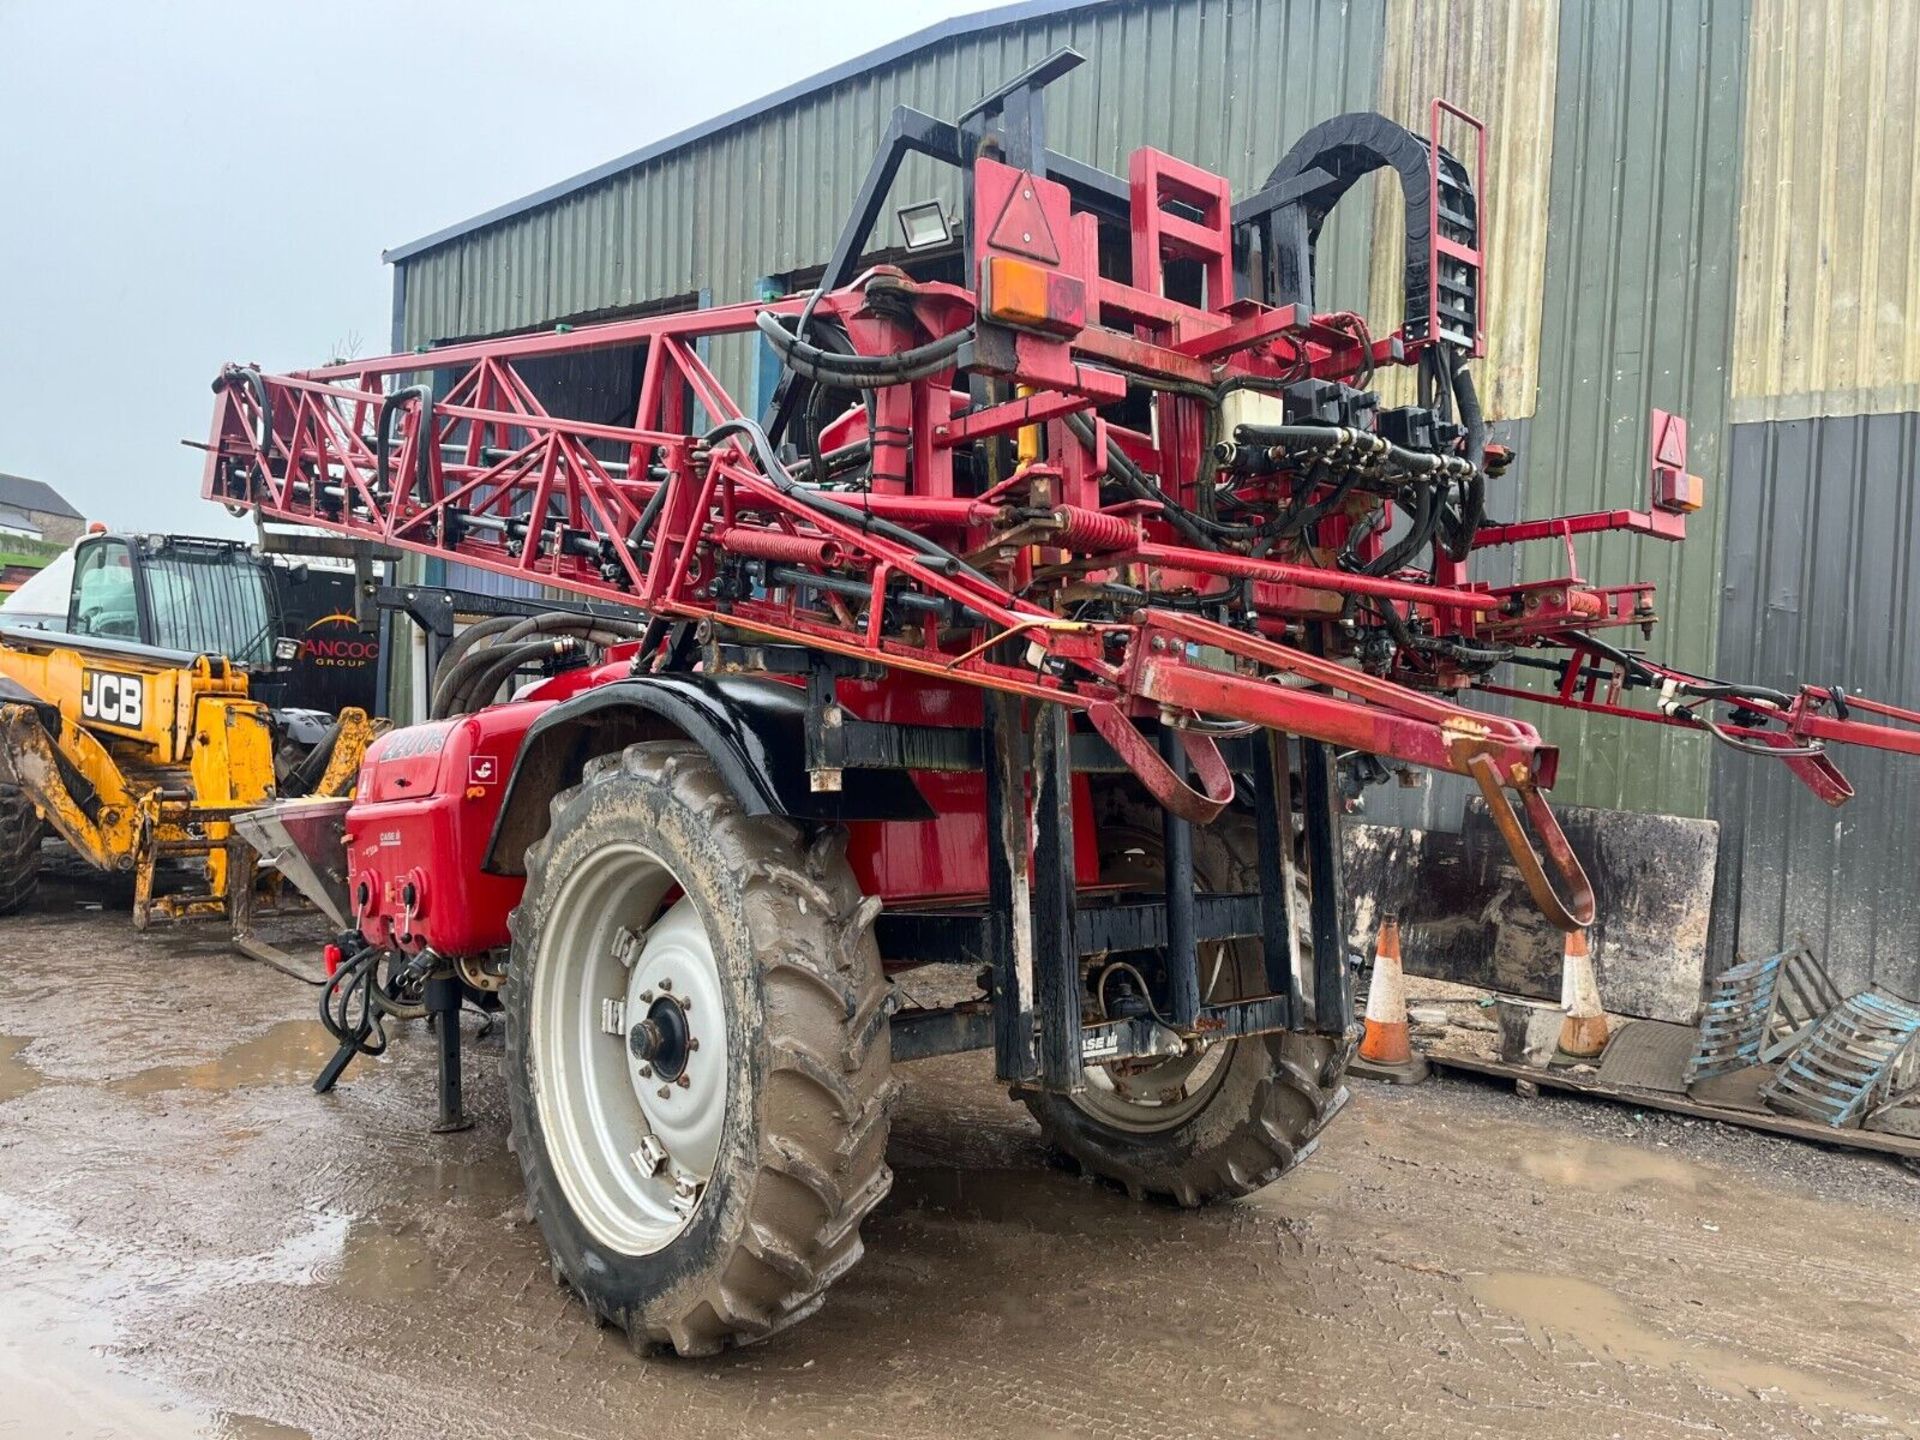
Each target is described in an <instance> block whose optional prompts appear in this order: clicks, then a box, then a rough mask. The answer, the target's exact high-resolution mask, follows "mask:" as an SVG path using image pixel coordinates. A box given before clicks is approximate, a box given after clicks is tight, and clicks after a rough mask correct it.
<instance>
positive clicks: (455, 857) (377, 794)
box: [346, 700, 553, 955]
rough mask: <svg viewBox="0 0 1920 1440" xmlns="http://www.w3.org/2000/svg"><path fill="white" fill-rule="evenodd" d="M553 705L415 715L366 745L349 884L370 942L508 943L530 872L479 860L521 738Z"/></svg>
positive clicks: (351, 818) (352, 824) (439, 946)
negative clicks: (423, 719)
mask: <svg viewBox="0 0 1920 1440" xmlns="http://www.w3.org/2000/svg"><path fill="white" fill-rule="evenodd" d="M552 703H553V702H552V701H551V700H522V701H515V702H513V703H511V704H507V705H495V706H491V707H489V708H488V709H485V710H482V711H480V712H479V713H478V714H474V715H466V716H462V717H461V718H459V719H457V720H436V721H431V722H429V723H427V724H424V725H411V726H408V727H407V728H406V729H404V730H395V731H393V732H392V733H390V734H387V735H383V736H382V737H381V738H380V739H378V740H376V741H375V742H374V743H373V745H372V746H371V747H369V749H368V750H367V758H366V761H365V763H364V764H362V766H361V767H360V785H359V789H358V792H357V798H356V799H355V801H354V804H353V807H352V808H351V809H350V810H348V811H347V829H346V848H347V876H348V887H347V888H348V894H349V895H350V897H351V898H352V901H353V907H354V916H355V919H356V920H357V921H358V923H359V927H360V933H361V934H362V935H363V936H364V937H365V938H366V940H367V942H368V943H369V944H372V945H379V946H384V947H388V948H391V949H394V950H401V951H407V952H414V951H419V950H423V949H428V948H431V949H433V950H435V951H437V952H439V953H440V954H442V955H483V954H485V953H486V952H487V951H489V950H494V949H498V948H499V947H500V946H503V945H505V944H507V943H508V938H509V937H508V934H507V914H508V912H509V911H511V910H512V909H513V907H514V906H515V905H516V904H517V903H519V900H520V891H521V888H522V887H523V886H524V885H525V883H526V881H525V878H524V877H522V876H519V875H495V874H491V873H489V872H488V871H486V870H485V869H483V868H482V866H483V864H484V863H485V860H486V853H487V844H488V841H489V840H491V839H492V836H493V825H494V820H495V819H496V817H497V816H498V815H499V813H500V802H501V799H502V797H503V796H504V795H505V794H506V784H507V779H508V777H509V776H510V775H511V774H512V773H513V761H514V756H515V755H516V754H518V753H519V749H520V742H521V740H522V738H523V737H524V736H525V735H526V732H527V727H528V726H529V725H531V724H532V723H533V722H534V720H535V718H536V717H538V716H539V715H540V713H541V712H542V711H544V710H545V709H546V708H547V707H548V706H549V705H551V704H552Z"/></svg>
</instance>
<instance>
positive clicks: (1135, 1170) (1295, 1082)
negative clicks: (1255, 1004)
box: [1022, 787, 1352, 1206]
mask: <svg viewBox="0 0 1920 1440" xmlns="http://www.w3.org/2000/svg"><path fill="white" fill-rule="evenodd" d="M1160 817H1161V812H1160V810H1159V809H1158V807H1156V806H1154V805H1153V804H1152V803H1151V802H1149V801H1147V800H1145V799H1143V798H1141V797H1138V796H1136V795H1134V794H1132V793H1129V792H1128V791H1126V790H1124V789H1120V788H1117V787H1116V788H1114V789H1111V790H1104V791H1101V792H1097V794H1096V819H1097V821H1098V827H1099V836H1100V847H1101V853H1100V860H1101V872H1102V879H1103V880H1116V881H1124V882H1127V883H1130V884H1133V885H1141V884H1143V883H1146V882H1153V883H1157V881H1158V878H1159V875H1160V873H1161V868H1160V867H1161V860H1160V855H1161V839H1160V834H1161V828H1160V827H1161V818H1160ZM1257 855H1258V845H1257V838H1256V835H1255V832H1254V829H1253V821H1252V818H1251V817H1250V816H1247V815H1245V814H1243V813H1241V812H1238V811H1228V812H1227V813H1226V814H1225V815H1222V816H1221V817H1220V819H1219V820H1217V821H1216V822H1215V823H1214V824H1212V825H1210V826H1205V827H1199V826H1196V827H1195V828H1194V831H1193V856H1194V871H1195V875H1196V878H1197V879H1198V880H1199V882H1200V886H1201V888H1202V889H1203V890H1205V891H1210V892H1230V893H1231V892H1237V893H1255V894H1257V893H1258V892H1259V890H1260V881H1259V871H1258V862H1257V858H1256V857H1257ZM1204 959H1205V957H1204V956H1203V967H1204ZM1224 960H1225V962H1226V963H1224V964H1223V965H1222V967H1220V968H1219V969H1217V970H1215V971H1214V972H1213V974H1214V976H1215V979H1214V981H1213V989H1212V990H1211V992H1209V991H1208V988H1207V987H1208V985H1209V973H1208V971H1207V970H1206V969H1205V968H1203V970H1202V973H1201V985H1202V998H1203V999H1205V1000H1208V1001H1210V1002H1218V1001H1222V1000H1227V999H1233V998H1238V997H1240V996H1246V995H1257V994H1262V993H1264V991H1265V978H1264V973H1263V967H1262V964H1261V957H1260V947H1259V945H1258V943H1257V942H1253V941H1238V942H1234V943H1233V944H1232V945H1231V946H1230V947H1228V953H1227V955H1226V956H1225V957H1224ZM1222 980H1226V981H1228V983H1220V982H1221V981H1222ZM1216 1043H1222V1044H1224V1045H1225V1046H1226V1047H1227V1053H1226V1054H1225V1055H1224V1056H1222V1057H1221V1058H1220V1059H1219V1060H1218V1061H1216V1062H1214V1065H1215V1070H1214V1078H1213V1088H1212V1090H1211V1092H1210V1094H1208V1095H1206V1096H1204V1097H1202V1098H1201V1099H1200V1103H1199V1105H1198V1108H1197V1109H1196V1110H1194V1111H1192V1112H1191V1113H1186V1114H1183V1115H1179V1116H1178V1117H1177V1118H1175V1119H1173V1120H1170V1121H1169V1122H1167V1123H1164V1124H1160V1125H1155V1124H1154V1123H1153V1122H1152V1121H1151V1120H1146V1119H1143V1122H1142V1123H1141V1124H1139V1125H1137V1126H1136V1125H1126V1126H1123V1125H1121V1124H1116V1123H1112V1122H1111V1120H1110V1119H1109V1118H1107V1117H1106V1116H1103V1115H1102V1114H1101V1113H1100V1112H1099V1110H1098V1108H1097V1106H1095V1105H1093V1104H1091V1103H1090V1102H1089V1101H1088V1100H1087V1099H1084V1098H1082V1097H1074V1096H1066V1095H1058V1094H1053V1093H1050V1092H1026V1093H1023V1095H1022V1099H1024V1100H1025V1101H1026V1104H1027V1107H1028V1108H1029V1109H1030V1110H1031V1111H1032V1112H1033V1115H1034V1118H1035V1119H1036V1120H1038V1121H1039V1122H1040V1129H1041V1132H1042V1134H1043V1136H1044V1138H1045V1139H1046V1141H1047V1142H1048V1144H1049V1145H1051V1146H1052V1147H1053V1148H1054V1149H1055V1150H1056V1151H1058V1152H1059V1153H1061V1154H1063V1155H1065V1156H1066V1157H1067V1158H1068V1159H1069V1160H1071V1161H1072V1162H1074V1163H1075V1164H1077V1165H1078V1166H1079V1168H1080V1169H1082V1170H1083V1171H1085V1172H1087V1173H1088V1174H1091V1175H1095V1176H1098V1177H1100V1178H1102V1179H1105V1180H1109V1181H1112V1182H1114V1183H1115V1184H1118V1185H1121V1186H1123V1187H1124V1188H1125V1189H1126V1190H1127V1192H1128V1193H1129V1194H1130V1195H1132V1196H1133V1197H1134V1198H1135V1199H1144V1198H1146V1197H1148V1196H1153V1197H1157V1198H1161V1199H1167V1200H1172V1201H1174V1202H1175V1203H1177V1204H1180V1205H1184V1206H1197V1205H1203V1204H1207V1203H1209V1202H1212V1201H1216V1200H1227V1199H1234V1198H1237V1197H1239V1196H1243V1195H1249V1194H1252V1193H1253V1192H1254V1191H1255V1190H1258V1189H1260V1188H1261V1187H1262V1186H1265V1185H1268V1184H1271V1183H1272V1182H1273V1181H1275V1180H1277V1179H1279V1178H1280V1176H1282V1175H1284V1174H1285V1173H1286V1172H1287V1171H1289V1170H1291V1169H1292V1168H1293V1167H1294V1166H1296V1165H1298V1164H1299V1163H1300V1162H1301V1161H1302V1160H1304V1159H1306V1158H1307V1156H1308V1155H1309V1154H1311V1153H1312V1151H1313V1149H1314V1147H1315V1145H1317V1144H1318V1137H1319V1134H1320V1132H1321V1131H1322V1130H1323V1129H1324V1128H1325V1127H1326V1125H1327V1122H1328V1121H1329V1120H1331V1119H1332V1118H1333V1116H1334V1114H1335V1112H1337V1111H1338V1110H1339V1109H1340V1107H1341V1106H1343V1105H1344V1104H1345V1103H1346V1100H1347V1089H1346V1085H1345V1083H1344V1076H1345V1073H1346V1066H1347V1061H1348V1059H1349V1058H1350V1057H1351V1053H1352V1041H1351V1039H1348V1038H1343V1037H1336V1036H1327V1035H1314V1034H1307V1033H1302V1032H1280V1033H1276V1034H1270V1035H1264V1036H1254V1037H1250V1038H1248V1039H1244V1040H1231V1041H1225V1042H1216ZM1088 1075H1089V1082H1090V1084H1091V1082H1092V1081H1094V1080H1097V1079H1098V1078H1099V1077H1098V1076H1097V1075H1095V1074H1094V1072H1093V1071H1092V1070H1091V1069H1090V1070H1089V1072H1088Z"/></svg>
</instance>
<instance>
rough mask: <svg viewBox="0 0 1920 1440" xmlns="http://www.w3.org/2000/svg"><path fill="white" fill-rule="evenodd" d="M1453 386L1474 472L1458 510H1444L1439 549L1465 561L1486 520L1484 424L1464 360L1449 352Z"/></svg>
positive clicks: (1485, 423) (1463, 492) (1465, 482)
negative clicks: (1465, 431) (1482, 523)
mask: <svg viewBox="0 0 1920 1440" xmlns="http://www.w3.org/2000/svg"><path fill="white" fill-rule="evenodd" d="M1447 354H1448V355H1449V357H1450V359H1449V365H1450V367H1451V370H1450V373H1451V376H1452V382H1453V398H1454V403H1455V405H1456V406H1458V408H1459V411H1460V423H1461V424H1462V425H1464V426H1465V427H1466V430H1467V461H1468V463H1469V464H1470V465H1472V466H1473V471H1472V473H1471V474H1469V475H1468V476H1467V478H1466V479H1465V480H1464V481H1462V482H1461V500H1460V508H1459V510H1458V511H1457V512H1456V511H1455V510H1454V509H1453V507H1452V505H1451V503H1449V504H1448V506H1447V511H1446V515H1445V517H1444V522H1443V526H1442V531H1441V533H1442V540H1441V545H1442V547H1443V548H1444V549H1445V550H1446V553H1447V554H1448V555H1449V556H1450V557H1452V558H1453V559H1454V560H1456V561H1459V560H1465V559H1466V558H1467V556H1468V555H1470V554H1471V553H1472V552H1473V539H1474V536H1476V535H1478V534H1479V533H1480V522H1481V521H1482V520H1484V519H1486V517H1487V476H1486V469H1485V466H1486V455H1487V422H1486V418H1485V416H1483V415H1482V414H1481V411H1480V396H1479V393H1478V392H1477V391H1476V390H1475V389H1474V387H1473V376H1472V375H1470V374H1468V373H1467V362H1466V357H1465V356H1463V355H1460V354H1459V353H1458V352H1456V351H1454V350H1452V349H1451V348H1449V349H1448V351H1447Z"/></svg>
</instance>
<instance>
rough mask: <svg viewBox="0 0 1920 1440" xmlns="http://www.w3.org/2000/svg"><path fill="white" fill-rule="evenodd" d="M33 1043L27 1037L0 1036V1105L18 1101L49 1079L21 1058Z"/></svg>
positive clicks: (29, 1037) (30, 1038) (31, 1039)
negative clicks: (23, 1052)
mask: <svg viewBox="0 0 1920 1440" xmlns="http://www.w3.org/2000/svg"><path fill="white" fill-rule="evenodd" d="M32 1043H33V1038H32V1037H31V1036H26V1035H0V1103H3V1102H5V1101H8V1100H18V1099H19V1098H20V1097H21V1096H22V1095H24V1094H26V1093H27V1092H28V1091H29V1090H32V1089H34V1088H36V1087H37V1086H40V1085H44V1084H45V1083H46V1079H47V1077H46V1076H44V1075H42V1074H41V1073H40V1072H39V1071H38V1070H36V1069H34V1068H33V1066H31V1065H29V1064H28V1063H27V1062H26V1061H25V1060H23V1059H22V1058H21V1053H20V1052H21V1051H23V1050H25V1049H26V1048H27V1046H29V1045H31V1044H32Z"/></svg>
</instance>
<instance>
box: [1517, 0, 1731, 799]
mask: <svg viewBox="0 0 1920 1440" xmlns="http://www.w3.org/2000/svg"><path fill="white" fill-rule="evenodd" d="M1745 61H1746V6H1745V4H1744V3H1742V0H1619V3H1612V4H1606V5H1585V4H1577V3H1568V4H1566V5H1565V7H1564V8H1563V10H1562V16H1561V23H1560V60H1559V77H1558V82H1557V101H1556V106H1555V111H1556V114H1555V130H1554V144H1553V184H1552V187H1551V202H1550V205H1551V210H1550V216H1551V223H1550V225H1549V230H1548V242H1547V270H1546V289H1547V296H1546V307H1545V316H1544V323H1543V328H1542V334H1541V347H1540V353H1541V360H1540V405H1539V408H1538V410H1537V411H1536V412H1535V416H1534V424H1533V431H1532V439H1533V444H1534V447H1535V454H1534V456H1533V465H1532V468H1531V470H1530V472H1529V473H1530V474H1531V476H1532V477H1533V482H1534V483H1533V484H1532V485H1531V486H1530V487H1529V493H1528V495H1527V497H1526V504H1525V513H1527V514H1529V515H1552V514H1565V513H1570V512H1577V511H1584V510H1599V509H1615V508H1621V507H1625V506H1629V505H1631V506H1635V507H1644V505H1645V503H1646V496H1647V486H1648V480H1647V464H1648V445H1649V441H1648V434H1647V430H1648V420H1647V415H1648V410H1649V408H1650V407H1653V406H1658V407H1660V408H1662V409H1666V410H1675V411H1679V412H1681V413H1683V414H1685V415H1686V416H1687V417H1688V420H1689V422H1690V426H1691V442H1692V451H1691V456H1690V460H1691V465H1690V468H1691V469H1692V470H1693V471H1694V472H1695V473H1697V474H1699V475H1701V476H1702V477H1703V478H1704V479H1705V481H1706V506H1705V508H1704V509H1702V510H1701V511H1700V512H1699V513H1697V514H1696V515H1694V516H1693V517H1692V521H1691V525H1690V532H1691V533H1690V535H1689V538H1688V539H1687V540H1686V541H1685V542H1683V543H1681V544H1678V545H1671V544H1666V543H1664V542H1661V541H1655V540H1647V539H1643V538H1640V537H1634V536H1626V535H1607V536H1600V537H1596V538H1594V539H1592V540H1587V541H1582V542H1579V544H1580V559H1581V563H1582V567H1583V569H1584V571H1585V573H1586V576H1587V578H1589V579H1591V580H1597V581H1600V582H1602V583H1607V584H1619V583H1624V582H1627V581H1633V580H1650V581H1653V582H1655V583H1656V584H1657V585H1658V587H1659V604H1660V613H1661V615H1662V617H1663V620H1662V623H1661V624H1660V626H1659V627H1658V628H1657V629H1656V631H1655V633H1654V637H1653V640H1652V642H1651V646H1650V648H1651V650H1652V652H1653V653H1654V654H1655V655H1656V656H1658V657H1660V658H1663V659H1665V660H1668V661H1670V662H1672V663H1674V664H1677V665H1681V666H1684V667H1687V668H1690V669H1698V670H1711V669H1712V667H1713V664H1714V654H1715V649H1714V628H1715V624H1716V617H1717V615H1718V611H1719V605H1718V585H1719V567H1720V548H1721V541H1722V536H1723V534H1724V530H1725V523H1724V517H1725V513H1726V508H1727V503H1726V502H1727V496H1726V494H1725V490H1726V485H1725V483H1724V482H1725V478H1726V475H1727V469H1726V466H1725V464H1724V454H1723V432H1724V427H1725V412H1726V366H1727V355H1728V349H1729V344H1730V338H1731V329H1732V307H1733V274H1734V263H1735V257H1734V248H1735V245H1734V218H1735V214H1736V209H1737V204H1738V194H1737V191H1738V183H1739V180H1738V166H1737V164H1736V163H1735V160H1734V157H1735V156H1737V154H1738V143H1739V134H1740V114H1741V111H1740V102H1741V85H1742V77H1743V73H1744V70H1745ZM1523 564H1524V567H1525V568H1524V573H1525V574H1527V575H1529V576H1534V577H1543V576H1546V575H1549V574H1553V573H1559V572H1561V571H1562V570H1563V569H1564V565H1565V554H1564V552H1563V551H1562V550H1561V548H1560V547H1559V546H1557V545H1552V544H1537V545H1534V546H1530V547H1528V552H1527V554H1526V555H1525V556H1524V557H1523ZM1541 729H1542V731H1543V732H1544V733H1546V735H1547V736H1548V738H1549V739H1552V740H1555V741H1556V742H1558V743H1559V744H1560V746H1561V747H1562V750H1563V751H1564V752H1565V753H1566V754H1567V755H1568V757H1569V763H1568V764H1567V766H1566V776H1565V778H1564V779H1563V780H1562V782H1561V794H1562V797H1563V798H1564V799H1566V800H1567V801H1569V802H1572V803H1577V804H1583V805H1597V806H1602V807H1605V808H1609V809H1637V810H1661V811H1665V812H1668V813H1671V814H1678V815H1702V814H1705V813H1706V803H1707V774H1708V759H1707V755H1706V753H1705V751H1704V749H1703V748H1702V745H1701V742H1700V741H1699V739H1698V738H1697V737H1693V736H1688V735H1684V734H1681V733H1680V732H1678V731H1676V730H1674V729H1672V728H1670V727H1666V726H1655V725H1646V724H1641V723H1638V722H1630V721H1613V720H1609V719H1606V718H1604V717H1591V718H1589V717H1582V716H1578V715H1575V714H1572V713H1568V712H1542V723H1541Z"/></svg>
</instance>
